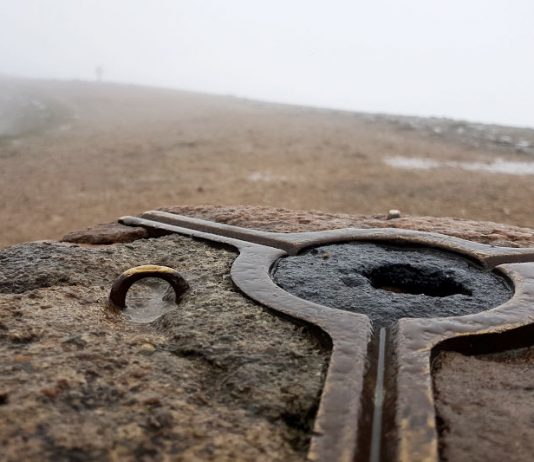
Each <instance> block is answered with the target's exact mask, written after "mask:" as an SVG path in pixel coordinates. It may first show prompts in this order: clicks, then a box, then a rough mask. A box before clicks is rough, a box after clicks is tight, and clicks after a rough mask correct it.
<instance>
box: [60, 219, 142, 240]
mask: <svg viewBox="0 0 534 462" xmlns="http://www.w3.org/2000/svg"><path fill="white" fill-rule="evenodd" d="M145 237H148V233H147V231H146V230H145V229H143V228H137V227H134V226H124V225H121V224H120V223H106V224H101V225H97V226H94V227H91V228H87V229H83V230H80V231H72V232H70V233H68V234H66V235H65V236H64V237H63V239H62V240H63V241H65V242H73V243H78V244H93V245H96V244H113V243H118V242H133V241H135V240H137V239H143V238H145Z"/></svg>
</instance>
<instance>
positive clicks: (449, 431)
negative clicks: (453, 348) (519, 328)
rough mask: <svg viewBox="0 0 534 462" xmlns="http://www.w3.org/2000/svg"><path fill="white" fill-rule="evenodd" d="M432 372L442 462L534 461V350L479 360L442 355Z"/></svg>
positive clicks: (477, 357)
mask: <svg viewBox="0 0 534 462" xmlns="http://www.w3.org/2000/svg"><path fill="white" fill-rule="evenodd" d="M434 370H435V372H434V387H435V394H436V398H437V399H436V407H437V412H438V415H439V422H440V423H441V427H442V435H443V439H442V445H441V456H442V459H443V460H446V461H451V462H452V461H454V462H463V461H465V462H473V461H481V462H482V461H495V462H500V461H503V460H513V461H514V462H531V461H532V458H533V454H534V407H533V405H532V403H533V402H534V347H530V348H525V349H519V350H511V351H508V352H503V353H498V354H487V355H479V356H465V355H463V354H461V353H456V352H442V353H440V354H439V355H438V357H437V359H436V362H435V366H434Z"/></svg>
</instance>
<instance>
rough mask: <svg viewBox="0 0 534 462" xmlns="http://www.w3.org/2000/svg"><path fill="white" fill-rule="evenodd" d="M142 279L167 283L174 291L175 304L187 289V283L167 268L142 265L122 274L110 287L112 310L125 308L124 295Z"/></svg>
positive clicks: (174, 271) (178, 274)
mask: <svg viewBox="0 0 534 462" xmlns="http://www.w3.org/2000/svg"><path fill="white" fill-rule="evenodd" d="M144 278H159V279H163V280H165V281H167V282H168V283H169V284H170V285H171V287H172V288H173V289H174V293H175V294H176V303H178V302H179V301H180V299H181V298H182V295H183V294H184V293H185V292H186V291H187V290H188V289H189V284H188V283H187V281H186V280H185V279H184V278H183V277H182V276H181V275H180V273H178V271H176V270H173V269H172V268H169V267H167V266H158V265H142V266H136V267H135V268H130V269H129V270H126V271H125V272H124V273H122V274H121V275H120V276H119V277H118V278H117V280H116V281H115V282H114V283H113V285H112V286H111V291H110V293H109V304H110V305H111V306H112V307H113V308H118V309H119V310H124V309H125V308H126V294H127V293H128V289H129V288H130V287H131V286H132V284H133V283H134V282H137V281H139V280H140V279H144Z"/></svg>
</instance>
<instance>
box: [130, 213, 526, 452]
mask: <svg viewBox="0 0 534 462" xmlns="http://www.w3.org/2000/svg"><path fill="white" fill-rule="evenodd" d="M120 222H121V223H123V224H125V225H130V226H141V227H144V228H146V229H149V230H157V231H158V232H159V233H161V232H163V233H179V234H183V235H186V236H191V237H194V238H198V239H202V240H207V241H212V242H216V243H220V244H224V245H229V246H232V247H234V248H236V249H237V250H238V252H239V256H238V257H237V258H236V260H235V261H234V264H233V266H232V269H231V277H232V280H233V281H234V283H235V284H236V285H237V287H238V288H239V289H240V290H241V291H242V292H243V293H245V294H246V295H247V296H248V297H250V298H252V299H253V300H255V301H256V302H258V303H259V304H261V305H263V306H265V307H267V308H269V309H271V310H273V311H274V312H277V313H281V314H283V315H286V316H289V317H291V318H292V319H294V320H295V321H297V322H304V323H308V324H311V325H313V326H316V327H317V328H319V329H320V330H322V331H323V332H324V333H325V334H326V335H327V336H328V337H329V338H330V341H331V347H332V353H331V357H330V362H329V365H328V371H327V375H326V378H325V383H324V387H323V392H322V396H321V401H320V405H319V410H318V412H317V415H316V419H315V424H314V430H313V436H312V439H311V443H310V448H309V452H308V459H309V460H318V461H328V462H341V461H343V462H345V461H346V462H353V461H354V460H358V461H360V460H361V461H366V460H369V461H371V462H378V461H381V460H400V461H408V460H417V461H434V462H435V461H438V460H439V452H438V432H437V426H436V414H435V406H434V396H433V389H432V377H431V360H432V357H433V355H434V354H435V353H436V352H437V351H440V350H442V349H447V348H457V347H459V346H460V345H461V347H462V348H463V349H464V350H466V351H469V349H471V350H473V349H475V350H477V351H479V350H480V351H486V350H487V351H493V350H498V349H499V348H503V349H504V348H506V345H507V342H508V339H509V338H510V337H514V338H515V339H516V340H514V342H515V343H514V342H512V343H513V344H514V345H517V346H522V345H521V344H520V339H522V338H524V337H525V335H524V334H522V332H523V331H524V329H529V328H530V326H531V325H533V324H534V249H517V248H504V247H495V246H490V245H485V244H479V243H475V242H470V241H466V240H463V239H458V238H453V237H448V236H444V235H441V234H435V233H423V232H418V231H409V230H401V229H391V228H390V229H353V228H347V229H335V230H330V231H319V232H304V233H275V232H267V231H258V230H252V229H246V228H241V227H237V226H231V225H226V224H220V223H215V222H210V221H205V220H200V219H196V218H191V217H186V216H181V215H177V214H173V213H168V212H161V211H150V212H146V213H144V214H143V215H141V216H140V217H123V218H121V219H120ZM351 255H353V256H351ZM423 260H424V261H423ZM332 274H336V277H335V278H332V277H331V275H332ZM321 284H322V285H321ZM336 284H338V285H337V286H336ZM422 296H423V298H421V297H422ZM421 300H422V301H421ZM453 300H454V303H453ZM533 329H534V328H533ZM529 332H530V331H529ZM529 335H530V334H529ZM518 339H519V340H518ZM517 342H519V343H517ZM532 343H534V342H532Z"/></svg>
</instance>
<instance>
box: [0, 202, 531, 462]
mask: <svg viewBox="0 0 534 462" xmlns="http://www.w3.org/2000/svg"><path fill="white" fill-rule="evenodd" d="M166 210H172V211H174V212H177V213H181V214H184V215H191V216H196V217H200V218H205V219H210V220H214V221H218V222H223V223H229V224H233V225H238V226H246V227H251V228H256V229H263V230H271V231H280V232H284V231H309V230H324V229H333V228H344V227H360V228H382V227H395V228H403V229H414V230H420V231H433V232H439V233H442V234H447V235H450V236H456V237H461V238H464V239H469V240H472V241H477V242H482V243H488V244H494V245H501V246H511V247H527V246H534V231H533V230H531V229H527V228H519V227H515V226H508V225H500V224H496V223H489V222H474V221H469V220H461V219H452V218H431V217H409V216H403V217H401V218H396V219H394V220H387V216H386V215H379V216H372V217H361V216H350V215H344V214H332V213H321V212H295V211H290V210H285V209H272V208H265V207H213V206H206V207H174V208H171V209H168V208H167V209H166ZM144 233H145V232H144V231H143V232H140V234H139V235H138V236H139V238H136V237H135V236H136V234H135V233H134V234H131V233H130V230H129V229H124V227H120V226H117V225H115V224H111V225H104V226H100V227H98V228H96V229H90V230H85V231H83V232H79V233H75V234H71V235H70V236H69V237H66V239H68V240H71V241H73V240H75V241H77V242H83V243H98V244H105V243H111V242H124V239H128V240H129V239H137V240H135V241H134V242H132V243H127V244H124V243H121V244H113V245H109V246H107V247H93V246H79V245H73V244H64V243H56V242H40V243H32V244H25V245H20V246H15V247H12V248H9V249H6V250H4V251H2V252H0V268H1V269H0V293H2V294H3V295H0V363H1V364H2V367H3V370H2V373H1V374H0V418H2V421H3V422H4V425H3V426H0V444H2V446H3V448H5V452H4V455H5V458H6V460H17V461H18V460H20V459H23V460H43V459H45V460H47V459H48V460H114V459H121V460H123V459H124V460H168V459H171V460H282V459H284V460H302V459H304V457H305V454H306V446H307V442H308V441H309V437H310V429H311V425H312V422H313V417H314V412H315V409H316V406H317V403H318V398H319V394H320V392H321V386H322V382H323V378H324V373H325V367H326V365H327V363H328V356H329V351H328V350H327V349H326V348H325V347H324V346H322V345H321V344H320V343H319V341H318V340H317V337H315V336H314V333H313V332H311V331H309V330H306V329H304V330H303V329H302V328H297V327H296V326H294V325H293V324H291V323H290V322H288V321H287V320H281V319H279V318H277V317H276V316H274V315H272V314H271V313H268V312H266V311H264V310H263V309H262V308H261V307H258V306H257V305H256V304H254V303H253V302H251V301H250V300H248V299H246V298H244V297H243V296H241V295H240V294H239V293H238V292H237V291H236V289H235V288H234V287H233V285H232V283H231V281H230V279H229V268H230V265H231V263H232V261H233V259H234V258H235V254H234V253H233V252H231V251H228V250H226V249H221V248H217V247H214V246H212V245H209V244H206V243H199V242H198V241H194V240H192V239H188V238H184V237H179V236H174V235H173V236H167V237H160V238H157V239H148V238H146V234H144ZM125 236H127V237H125ZM148 263H150V264H161V265H166V266H171V267H173V268H176V269H177V270H178V271H180V272H181V273H182V275H183V276H184V277H185V278H186V280H187V281H188V282H189V283H190V284H191V287H192V290H191V291H190V292H188V293H187V294H186V295H185V297H184V299H183V302H182V303H181V304H180V305H179V306H178V307H175V306H171V307H169V306H167V307H166V309H165V310H162V311H164V312H165V314H163V315H162V316H161V317H160V318H159V319H158V320H156V321H154V322H151V323H145V324H140V323H135V322H132V321H131V320H129V319H128V317H127V316H126V315H127V314H128V312H126V313H125V314H124V313H123V314H121V315H112V314H111V313H110V312H109V311H107V310H106V298H107V294H108V291H109V287H110V285H111V282H112V281H113V280H114V278H115V277H116V276H118V275H119V274H120V273H121V272H122V271H123V270H125V269H127V268H130V267H132V266H137V265H140V264H148ZM138 284H139V287H137V290H134V289H135V287H134V288H133V289H132V292H134V293H132V295H131V297H130V299H129V300H130V302H129V306H131V307H135V306H139V307H142V305H143V303H144V304H148V305H150V304H151V303H152V302H153V301H154V299H155V298H157V299H159V300H160V301H161V298H162V296H163V293H164V291H165V286H161V285H158V284H150V283H149V282H147V283H146V284H144V285H142V286H141V285H140V283H138ZM165 303H169V302H168V301H167V302H165ZM140 319H142V316H141V317H140ZM525 351H526V352H525ZM499 355H500V356H498V355H497V356H498V358H512V359H505V360H502V359H498V358H497V356H487V357H478V356H467V355H463V354H461V353H453V352H443V353H440V354H439V355H438V360H437V362H436V363H435V367H434V374H435V375H434V386H435V390H436V406H437V409H438V415H439V419H440V421H439V423H440V429H441V440H440V444H441V455H442V456H443V457H444V458H445V459H447V460H501V459H502V457H504V455H508V456H510V455H513V456H514V458H515V459H517V460H529V459H528V455H529V454H531V452H532V448H530V447H529V446H528V444H527V445H526V446H525V447H522V448H519V449H517V444H516V438H515V436H516V433H517V431H519V430H518V428H517V426H516V425H515V423H516V422H517V421H519V422H520V423H521V429H520V431H521V435H520V436H521V440H522V441H523V440H524V438H528V439H529V440H530V441H531V440H532V439H533V436H534V435H532V434H531V433H529V432H531V430H530V428H531V427H532V425H530V426H529V423H531V420H532V417H531V414H532V411H531V409H530V408H529V406H528V401H529V396H530V395H529V393H530V385H528V383H529V381H530V382H531V381H532V371H533V370H534V361H532V358H531V356H532V354H531V352H530V350H524V351H523V352H521V351H519V352H518V351H507V352H502V353H500V354H499ZM496 358H497V359H496ZM513 358H515V359H513ZM518 358H519V359H518ZM514 383H517V384H518V386H514ZM497 400H499V403H497V404H496V401H497ZM508 408H510V409H513V413H510V412H509V411H508V410H507V409H508ZM471 411H472V412H471ZM486 424H487V427H486ZM487 428H488V429H490V430H491V431H489V432H488V431H486V429H487ZM495 432H499V435H498V436H495V434H496V433H495ZM480 441H482V442H483V443H480ZM514 445H515V447H514ZM514 448H515V449H514ZM516 454H517V457H515V455H516ZM521 457H523V459H521Z"/></svg>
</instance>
